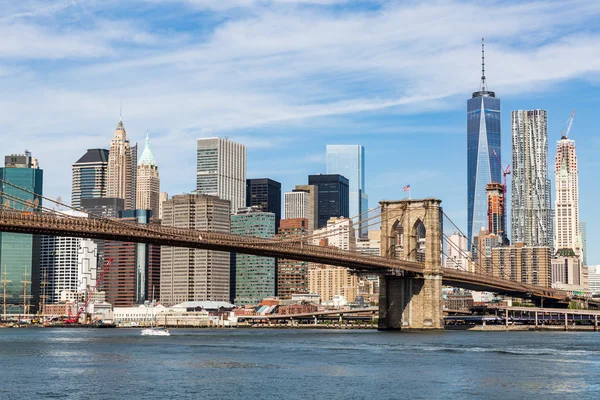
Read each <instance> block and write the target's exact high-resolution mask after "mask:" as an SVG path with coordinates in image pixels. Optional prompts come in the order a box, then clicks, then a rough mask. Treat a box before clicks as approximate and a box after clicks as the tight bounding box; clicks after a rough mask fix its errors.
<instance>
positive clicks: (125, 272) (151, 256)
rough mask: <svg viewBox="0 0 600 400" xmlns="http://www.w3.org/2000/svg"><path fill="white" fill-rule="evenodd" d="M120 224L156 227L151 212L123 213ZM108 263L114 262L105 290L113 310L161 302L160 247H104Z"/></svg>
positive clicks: (110, 244)
mask: <svg viewBox="0 0 600 400" xmlns="http://www.w3.org/2000/svg"><path fill="white" fill-rule="evenodd" d="M119 221H121V222H127V223H132V222H135V223H138V224H153V223H154V221H153V220H152V211H151V210H124V211H121V212H119ZM104 258H105V260H107V261H108V260H109V259H111V258H112V259H113V262H112V264H111V266H110V267H109V268H108V269H107V271H106V275H105V276H104V282H103V284H102V287H103V289H104V292H105V293H106V301H108V302H109V303H110V304H112V305H113V306H114V307H131V306H133V305H135V304H143V303H144V301H146V300H152V294H153V292H154V298H155V299H156V298H158V295H159V293H160V246H155V245H151V244H146V243H131V242H117V241H112V240H107V241H106V242H105V243H104Z"/></svg>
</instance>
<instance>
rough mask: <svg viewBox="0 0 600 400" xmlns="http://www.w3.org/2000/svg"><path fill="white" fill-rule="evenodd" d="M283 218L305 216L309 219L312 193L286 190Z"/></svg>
mask: <svg viewBox="0 0 600 400" xmlns="http://www.w3.org/2000/svg"><path fill="white" fill-rule="evenodd" d="M283 207H284V209H283V218H285V219H296V218H305V219H306V220H307V221H308V219H310V218H311V217H312V214H311V195H310V193H308V192H304V191H293V192H285V193H284V194H283Z"/></svg>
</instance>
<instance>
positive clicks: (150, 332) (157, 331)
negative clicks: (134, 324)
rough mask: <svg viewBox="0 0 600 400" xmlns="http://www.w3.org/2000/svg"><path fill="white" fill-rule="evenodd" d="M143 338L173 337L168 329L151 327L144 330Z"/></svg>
mask: <svg viewBox="0 0 600 400" xmlns="http://www.w3.org/2000/svg"><path fill="white" fill-rule="evenodd" d="M142 336H171V332H169V330H168V329H164V328H163V329H161V328H155V327H151V328H144V329H142Z"/></svg>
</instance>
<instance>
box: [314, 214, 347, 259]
mask: <svg viewBox="0 0 600 400" xmlns="http://www.w3.org/2000/svg"><path fill="white" fill-rule="evenodd" d="M323 240H325V241H326V243H325V244H323V243H324V242H323ZM312 241H313V244H314V245H325V246H330V247H335V248H338V249H341V250H347V251H356V234H355V230H354V224H353V222H352V220H351V219H350V218H336V217H332V218H329V220H328V221H327V225H326V226H324V227H323V228H321V229H317V230H316V231H314V235H313V239H312Z"/></svg>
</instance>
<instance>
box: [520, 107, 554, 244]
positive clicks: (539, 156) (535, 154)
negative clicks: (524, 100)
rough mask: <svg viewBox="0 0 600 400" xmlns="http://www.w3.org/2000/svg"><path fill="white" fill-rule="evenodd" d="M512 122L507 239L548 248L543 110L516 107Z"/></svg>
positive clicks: (549, 219) (549, 215) (549, 221)
mask: <svg viewBox="0 0 600 400" xmlns="http://www.w3.org/2000/svg"><path fill="white" fill-rule="evenodd" d="M511 117H512V118H511V121H512V155H513V162H512V191H511V235H512V240H511V242H513V243H517V242H522V243H524V244H525V245H527V246H532V247H539V246H549V247H552V241H553V240H552V239H553V234H552V231H553V229H552V226H553V220H552V209H551V206H550V204H551V203H550V197H551V196H550V180H549V179H548V129H547V127H548V122H547V118H548V116H547V113H546V111H545V110H518V111H513V112H512V114H511Z"/></svg>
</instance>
